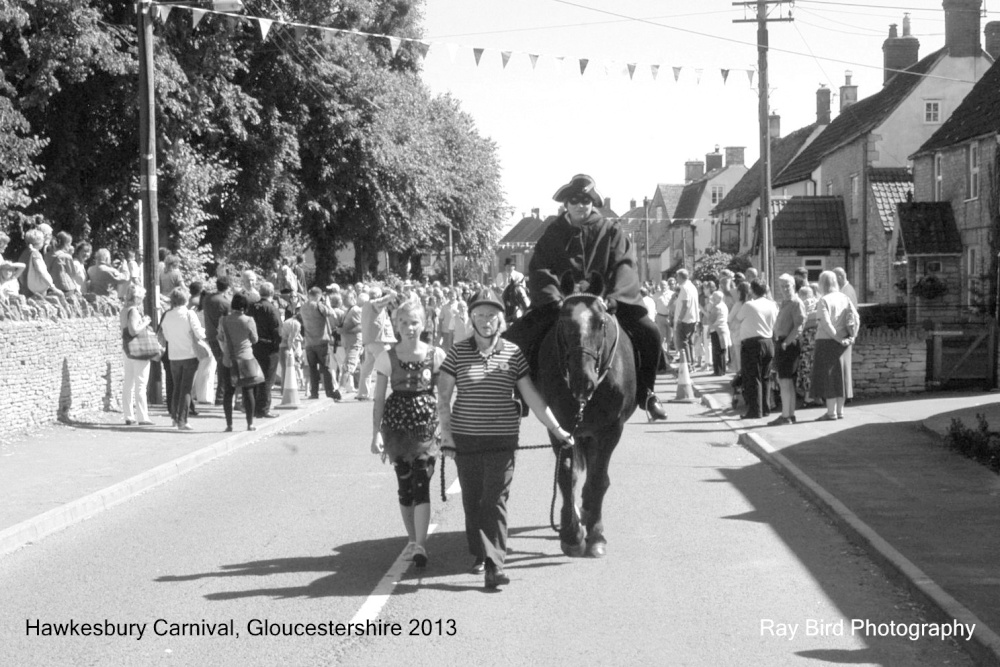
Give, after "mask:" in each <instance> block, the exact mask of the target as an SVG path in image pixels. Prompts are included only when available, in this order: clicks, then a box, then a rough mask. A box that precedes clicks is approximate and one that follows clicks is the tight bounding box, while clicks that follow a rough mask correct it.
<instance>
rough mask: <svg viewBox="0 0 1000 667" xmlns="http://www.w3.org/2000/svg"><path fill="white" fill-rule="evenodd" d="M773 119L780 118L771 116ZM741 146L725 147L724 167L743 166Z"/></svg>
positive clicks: (742, 149)
mask: <svg viewBox="0 0 1000 667" xmlns="http://www.w3.org/2000/svg"><path fill="white" fill-rule="evenodd" d="M773 117H775V118H780V116H773ZM744 150H746V149H744V148H743V146H726V166H727V167H733V166H741V165H743V164H744V156H743V152H744Z"/></svg>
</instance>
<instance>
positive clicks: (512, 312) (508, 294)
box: [500, 280, 529, 324]
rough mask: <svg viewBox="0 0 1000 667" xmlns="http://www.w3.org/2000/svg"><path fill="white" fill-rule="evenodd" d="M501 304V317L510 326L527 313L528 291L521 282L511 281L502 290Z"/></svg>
mask: <svg viewBox="0 0 1000 667" xmlns="http://www.w3.org/2000/svg"><path fill="white" fill-rule="evenodd" d="M500 300H501V301H502V302H503V315H504V318H506V320H507V324H510V323H511V322H513V321H514V320H516V319H517V318H519V317H521V316H522V315H524V314H525V313H526V312H527V311H528V305H529V304H528V290H527V289H526V288H525V287H524V281H523V280H511V281H510V282H509V283H507V286H506V287H504V288H503V293H502V294H501V295H500Z"/></svg>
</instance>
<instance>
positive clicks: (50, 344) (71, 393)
mask: <svg viewBox="0 0 1000 667" xmlns="http://www.w3.org/2000/svg"><path fill="white" fill-rule="evenodd" d="M118 321H119V320H118V317H117V316H112V317H107V316H105V317H85V318H73V319H58V320H33V321H26V322H18V321H2V322H0V436H3V435H9V434H13V433H18V432H21V431H24V430H27V429H29V428H31V427H34V426H39V425H42V424H46V423H50V422H53V421H56V420H60V419H61V420H67V419H72V418H73V415H74V413H75V412H78V411H82V410H120V409H121V388H122V373H123V360H124V355H123V354H122V334H121V329H120V328H119V325H118Z"/></svg>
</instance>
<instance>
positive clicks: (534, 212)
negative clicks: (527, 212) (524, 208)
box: [531, 208, 542, 220]
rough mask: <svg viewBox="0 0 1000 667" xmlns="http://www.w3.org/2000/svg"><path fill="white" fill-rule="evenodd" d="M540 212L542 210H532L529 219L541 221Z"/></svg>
mask: <svg viewBox="0 0 1000 667" xmlns="http://www.w3.org/2000/svg"><path fill="white" fill-rule="evenodd" d="M541 212H542V210H541V209H540V208H533V209H531V217H532V218H538V219H539V220H541V219H542V216H541Z"/></svg>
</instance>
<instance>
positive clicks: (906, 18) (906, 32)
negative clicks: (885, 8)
mask: <svg viewBox="0 0 1000 667" xmlns="http://www.w3.org/2000/svg"><path fill="white" fill-rule="evenodd" d="M909 36H910V13H909V12H906V13H904V14H903V37H909Z"/></svg>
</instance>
